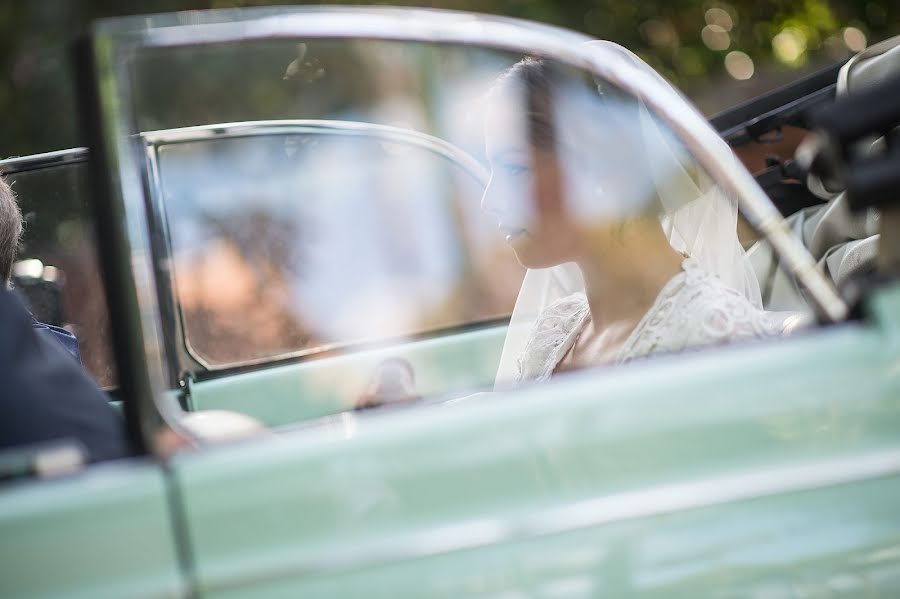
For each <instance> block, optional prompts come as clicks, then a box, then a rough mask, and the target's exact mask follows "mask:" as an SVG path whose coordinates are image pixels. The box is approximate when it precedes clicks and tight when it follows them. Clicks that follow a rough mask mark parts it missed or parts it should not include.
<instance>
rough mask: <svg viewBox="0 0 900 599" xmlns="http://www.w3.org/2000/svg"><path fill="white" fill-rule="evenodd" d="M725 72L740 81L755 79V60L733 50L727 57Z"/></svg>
mask: <svg viewBox="0 0 900 599" xmlns="http://www.w3.org/2000/svg"><path fill="white" fill-rule="evenodd" d="M725 70H726V71H728V74H729V75H731V76H732V77H734V78H735V79H737V80H738V81H745V80H747V79H750V77H753V71H754V66H753V59H752V58H750V57H749V56H747V54H745V53H744V52H740V51H739V50H733V51H731V52H729V53H728V54H727V55H726V56H725Z"/></svg>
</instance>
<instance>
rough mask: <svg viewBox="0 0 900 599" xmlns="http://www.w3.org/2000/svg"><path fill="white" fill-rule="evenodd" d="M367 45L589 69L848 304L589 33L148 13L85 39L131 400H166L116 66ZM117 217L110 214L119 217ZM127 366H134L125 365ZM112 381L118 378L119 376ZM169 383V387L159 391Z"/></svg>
mask: <svg viewBox="0 0 900 599" xmlns="http://www.w3.org/2000/svg"><path fill="white" fill-rule="evenodd" d="M322 38H328V39H361V38H362V39H372V40H392V41H404V42H421V43H436V44H448V45H462V46H466V45H474V46H479V47H482V48H492V49H496V50H503V51H509V52H514V53H518V54H521V55H535V54H536V55H541V56H544V57H546V58H549V59H552V60H556V61H559V62H561V63H564V64H569V65H571V66H573V67H576V68H582V69H585V70H587V71H589V72H592V73H593V74H594V75H595V76H596V77H599V78H601V79H603V80H606V81H609V82H611V83H612V84H613V85H615V86H617V87H619V88H620V89H622V90H623V91H625V92H627V93H629V94H631V95H634V96H637V97H640V98H641V99H642V100H643V102H644V103H645V105H647V106H648V107H649V108H650V109H651V110H652V111H653V112H654V113H655V114H656V115H657V116H658V117H660V118H661V120H663V121H664V122H665V123H666V124H667V125H668V126H669V127H671V129H672V130H673V131H674V132H675V133H676V135H677V136H678V137H679V138H680V140H681V141H682V143H684V144H685V146H686V147H687V148H688V149H689V150H690V151H691V152H692V153H693V154H694V156H695V157H696V158H697V160H698V162H699V163H700V164H701V165H702V166H703V167H704V168H705V169H706V170H707V171H708V172H709V173H710V174H711V175H712V177H713V178H714V179H715V180H716V181H717V182H719V184H720V185H722V187H723V188H724V190H725V191H726V192H728V193H732V194H734V195H735V196H736V197H737V198H738V199H739V202H740V206H741V208H742V213H743V214H744V216H745V218H747V220H749V221H750V223H751V225H753V226H754V227H755V228H756V229H757V230H758V231H759V232H761V233H762V234H763V235H765V236H766V237H767V238H768V240H769V242H770V243H771V244H772V246H773V248H774V250H775V252H776V253H777V255H778V256H779V258H780V260H781V262H782V264H784V265H785V266H786V267H787V268H788V269H789V270H790V271H791V272H792V273H793V274H794V276H795V277H796V278H797V279H798V280H799V281H800V283H801V284H802V285H803V286H804V287H805V288H806V289H807V290H808V291H809V297H810V300H811V302H812V304H813V306H814V308H815V309H816V310H817V312H818V314H819V317H820V318H821V319H822V320H824V321H831V322H834V321H838V320H841V319H843V318H844V317H845V316H846V314H847V312H848V309H847V305H846V304H845V302H844V301H843V300H842V299H841V298H840V296H839V295H838V294H837V292H836V291H835V289H834V287H833V286H832V285H831V284H830V283H829V282H828V281H827V280H826V279H825V277H824V276H823V275H822V274H821V273H820V272H818V270H817V267H816V263H815V261H814V260H813V258H812V257H811V256H810V254H809V253H808V252H807V251H806V250H805V249H804V247H803V246H802V243H801V242H800V240H798V239H796V238H794V237H793V236H792V234H791V232H790V229H789V228H788V226H787V224H786V223H785V221H784V219H783V218H782V217H781V215H780V214H779V212H778V210H777V209H776V208H775V206H774V205H773V204H772V203H771V201H770V200H769V198H768V197H767V196H766V194H765V192H764V191H763V190H762V188H760V187H759V185H758V184H757V182H756V181H755V180H754V178H753V176H752V175H751V174H750V173H749V172H748V171H747V170H746V169H745V168H744V167H743V165H741V164H740V162H739V161H738V160H737V158H736V157H735V156H734V154H733V153H732V152H729V153H728V154H727V155H724V156H723V155H721V153H720V152H719V149H720V148H721V145H720V144H721V142H720V141H719V136H718V133H717V132H716V131H715V130H714V129H713V128H712V126H711V125H710V124H709V123H708V122H707V120H706V119H705V117H703V115H702V114H701V113H700V112H699V111H698V110H696V109H695V108H693V107H692V106H690V105H689V104H685V102H683V99H682V98H681V97H680V96H679V95H678V93H677V92H675V91H674V90H672V89H670V88H668V87H667V86H665V85H663V84H662V83H661V82H659V81H657V80H656V79H655V78H653V77H651V76H650V75H648V74H646V73H641V72H640V71H638V70H636V69H635V67H634V66H632V65H629V64H626V63H625V62H624V61H622V60H621V59H620V57H618V56H617V55H616V54H615V53H614V52H613V51H611V50H609V49H607V48H604V47H602V46H592V45H587V44H585V43H584V42H587V41H590V38H589V37H588V36H585V35H582V34H578V33H575V32H572V31H568V30H565V29H561V28H557V27H552V26H548V25H541V24H536V23H530V22H527V21H521V20H517V19H511V18H504V17H494V16H485V15H476V14H472V13H465V12H455V11H444V10H434V9H405V8H404V9H400V8H380V7H379V8H373V7H341V8H335V7H312V8H311V7H299V8H294V7H291V8H274V9H240V10H220V11H208V12H185V13H175V14H167V15H157V16H150V17H126V18H119V19H110V20H105V21H100V22H98V23H97V24H95V26H94V28H93V31H92V37H91V39H90V55H89V60H90V68H91V70H92V72H93V74H94V81H95V83H94V85H95V87H96V89H94V90H93V92H94V93H96V95H97V103H98V106H97V108H98V109H99V115H98V116H99V119H98V121H99V122H98V125H99V127H100V131H99V132H98V136H97V139H98V141H99V143H100V145H101V147H102V148H103V152H102V154H103V164H102V168H105V169H106V171H107V173H108V174H109V181H108V183H109V187H108V191H109V193H110V194H111V195H110V198H109V199H110V206H111V207H113V208H115V209H116V215H115V216H116V217H121V219H120V220H121V221H122V222H121V223H118V224H120V225H121V229H120V230H119V231H117V235H118V239H119V240H120V241H121V242H122V243H124V244H125V245H127V246H128V247H129V249H130V252H129V254H130V256H129V257H130V269H119V270H118V272H117V275H118V276H119V277H120V278H121V280H120V281H117V284H118V285H119V286H120V287H121V289H120V291H121V293H122V294H123V298H124V299H123V305H127V306H129V309H130V310H132V311H136V312H137V313H135V314H130V316H131V319H130V322H129V335H131V336H132V339H131V341H130V342H129V347H131V348H134V347H137V346H141V347H143V348H144V358H145V359H144V360H143V364H142V366H145V367H146V370H142V371H139V372H136V373H135V374H136V375H138V376H137V377H136V378H137V379H138V381H137V383H136V384H135V389H134V393H136V394H137V395H139V396H140V397H137V398H135V399H136V400H140V401H141V402H145V401H153V400H154V398H162V397H168V396H167V395H165V394H164V393H163V391H164V389H165V388H166V387H168V386H170V385H167V384H166V382H165V381H167V379H170V377H168V376H166V373H165V368H164V364H165V363H166V361H167V360H166V348H165V347H164V344H163V342H162V327H161V323H160V313H159V306H158V296H157V290H158V289H159V288H158V286H157V284H156V280H155V272H154V266H153V263H152V262H153V260H152V245H151V235H152V234H153V232H152V231H148V230H147V223H146V211H147V206H146V204H145V200H144V189H145V185H148V184H149V182H148V181H147V180H146V178H145V177H146V175H147V174H146V172H145V171H144V169H143V168H142V166H141V165H140V163H139V156H140V150H139V149H138V148H135V147H134V145H133V143H134V142H133V140H132V138H131V136H130V133H133V132H134V131H133V130H132V131H129V130H128V128H129V127H131V128H132V129H134V123H135V118H134V117H135V115H134V114H131V112H130V108H131V106H132V103H131V101H130V97H131V90H130V89H129V87H128V85H127V83H128V81H129V78H128V68H127V63H128V61H129V60H130V59H131V57H133V56H134V54H135V53H136V52H137V51H140V50H145V49H149V48H173V47H184V46H197V45H209V44H215V43H229V42H241V41H250V40H264V39H322ZM119 210H121V214H118V212H119ZM131 362H132V366H135V362H136V360H135V359H133V358H132V360H131ZM122 376H126V374H125V373H124V372H123V373H122ZM173 382H174V381H171V380H169V383H173ZM156 406H157V409H158V410H159V414H160V416H162V418H163V419H164V420H165V421H166V422H167V423H168V424H169V426H171V427H173V428H175V429H176V430H178V429H180V428H181V427H180V426H179V425H178V419H177V417H176V416H177V414H178V412H180V408H179V407H178V406H177V404H175V403H174V402H168V401H158V402H156Z"/></svg>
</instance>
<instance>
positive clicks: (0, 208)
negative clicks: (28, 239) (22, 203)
mask: <svg viewBox="0 0 900 599" xmlns="http://www.w3.org/2000/svg"><path fill="white" fill-rule="evenodd" d="M21 236H22V212H21V211H20V210H19V204H18V203H17V202H16V195H15V194H14V193H13V190H12V189H11V188H10V186H9V185H8V184H7V183H6V181H5V180H4V179H3V177H2V176H0V281H2V282H4V283H6V282H8V281H9V277H10V276H11V275H12V265H13V262H14V261H15V259H16V252H17V251H18V249H19V238H20V237H21Z"/></svg>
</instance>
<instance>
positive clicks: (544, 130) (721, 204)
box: [126, 39, 833, 424]
mask: <svg viewBox="0 0 900 599" xmlns="http://www.w3.org/2000/svg"><path fill="white" fill-rule="evenodd" d="M604 52H605V59H606V60H607V61H609V67H610V68H612V67H615V68H616V69H619V70H620V72H619V73H618V75H617V77H619V79H618V81H619V82H618V83H614V81H616V79H614V78H610V79H603V78H600V77H597V76H595V75H593V74H591V73H588V72H587V71H584V70H582V69H579V68H575V67H572V66H570V65H567V64H563V63H561V62H559V61H556V60H553V59H550V58H548V57H545V56H541V55H537V54H534V55H532V54H529V53H527V52H524V53H523V52H510V51H503V50H493V49H486V48H480V47H473V46H464V45H452V44H429V43H420V42H415V43H413V42H400V41H379V40H363V39H360V40H356V39H336V40H327V39H325V40H321V39H320V40H312V41H309V40H288V39H278V40H264V41H243V42H229V43H220V44H201V45H195V46H192V45H189V44H184V43H178V44H175V45H173V46H172V47H160V48H153V49H147V50H145V51H140V52H137V53H136V54H133V55H131V58H129V59H128V60H127V61H126V67H127V68H126V72H128V73H129V75H130V76H129V78H128V82H127V89H128V97H129V98H130V99H131V101H132V102H133V105H131V110H133V114H131V115H130V117H129V120H128V121H127V122H128V123H129V125H128V126H129V127H130V129H129V131H130V132H131V134H132V136H133V137H132V139H135V140H136V139H138V138H140V140H141V143H142V151H143V155H142V156H141V157H140V163H141V168H143V169H144V174H145V177H146V181H147V182H149V185H148V186H147V191H149V194H148V195H147V201H148V202H149V203H150V204H151V209H149V210H147V211H146V212H145V213H144V214H138V215H137V216H138V217H139V218H145V217H146V215H148V214H149V215H151V217H153V218H155V219H158V221H159V222H156V223H154V224H153V226H152V227H151V229H153V230H159V231H162V232H163V233H164V235H163V237H164V241H165V243H164V244H162V245H159V246H155V247H154V249H153V251H154V256H153V257H154V260H155V261H156V271H157V273H158V274H159V276H160V279H161V281H160V285H161V287H160V299H161V303H162V304H165V303H166V302H171V305H172V308H173V309H172V310H171V311H167V310H165V309H164V310H162V314H163V315H167V314H171V315H172V318H171V321H167V320H165V319H166V318H168V316H163V321H162V323H161V324H162V327H163V329H164V330H166V331H167V332H168V334H169V335H171V338H172V339H173V340H174V343H173V344H172V345H173V347H175V355H173V356H168V357H167V359H169V360H174V361H176V362H177V365H176V367H175V368H174V369H173V370H176V371H178V372H180V373H185V372H186V373H187V375H188V376H189V377H190V385H189V393H190V394H191V400H190V403H191V404H192V405H194V406H195V407H201V408H229V409H237V410H238V411H244V412H246V413H248V414H250V415H253V416H256V417H259V418H260V419H261V420H263V421H264V422H266V423H268V424H288V423H291V422H294V421H296V420H302V419H305V418H309V417H314V416H316V415H322V414H328V413H333V412H337V411H342V410H345V409H352V408H359V407H371V406H377V405H381V404H383V403H395V402H404V401H413V400H423V399H426V400H427V399H429V398H435V399H446V398H455V397H459V396H464V395H466V394H468V393H472V392H475V391H480V390H486V389H492V388H495V387H496V388H506V387H507V386H519V385H528V384H533V383H540V382H546V381H549V380H551V379H555V378H559V377H564V376H566V375H568V373H570V372H574V371H581V370H584V369H587V368H594V367H602V368H610V367H615V366H619V365H623V364H627V363H634V362H641V361H645V360H648V359H651V358H658V357H662V356H673V355H684V354H686V353H694V352H696V351H698V350H701V349H702V350H709V351H719V350H721V348H722V347H723V346H725V345H729V344H742V343H756V342H771V341H773V340H776V339H778V338H780V337H782V336H783V335H784V334H786V333H787V332H789V331H791V330H793V329H794V328H795V326H797V324H798V323H802V322H808V321H809V313H810V310H809V309H808V307H807V306H801V307H800V309H798V310H794V311H792V312H790V313H773V312H771V311H769V310H767V309H766V308H765V306H764V305H763V303H762V297H761V292H760V281H759V279H758V276H757V274H756V272H755V271H754V269H753V265H752V263H751V262H750V260H749V259H748V257H747V256H746V254H745V252H744V248H743V246H742V244H741V240H742V236H743V233H742V234H741V235H742V236H739V234H738V212H739V210H738V203H739V202H738V197H737V195H736V193H737V191H740V190H742V189H743V188H741V187H740V186H737V185H734V184H733V182H732V184H729V185H725V184H724V183H723V181H722V177H723V173H724V172H729V171H728V169H740V168H742V167H740V166H739V163H738V162H737V160H736V159H735V158H734V156H733V154H732V153H731V151H730V149H729V148H728V147H727V145H726V144H725V143H724V141H722V140H721V138H719V137H718V136H717V135H716V134H715V132H714V131H712V130H711V129H709V128H708V126H707V125H705V121H704V120H702V117H701V116H700V115H699V113H697V112H696V111H695V110H694V109H693V108H692V107H691V106H690V105H688V104H687V103H686V101H685V100H684V99H683V97H682V96H680V95H679V94H678V93H677V92H676V91H675V90H674V89H672V88H671V87H670V86H669V85H668V84H667V83H665V81H664V80H663V79H662V78H661V77H659V76H658V75H657V74H656V73H654V72H653V71H652V70H651V69H650V68H649V67H647V65H645V64H644V63H643V62H642V61H641V60H640V59H639V58H638V57H636V56H634V55H633V54H631V53H629V52H628V51H627V50H625V49H624V48H621V47H619V46H615V45H607V46H604ZM622 77H634V79H635V81H637V82H639V83H640V85H642V86H645V87H646V89H648V90H652V96H653V97H650V96H649V95H648V96H637V95H634V94H633V93H630V92H628V91H626V90H625V89H624V84H623V83H622V81H623V79H622ZM238 82H239V84H238ZM161 90H165V93H163V91H161ZM663 108H664V109H665V110H664V111H662V109H663ZM703 127H706V129H703ZM692 128H693V129H698V128H699V129H700V131H699V132H697V133H696V134H694V133H693V132H692V131H691V129H692ZM707 129H708V131H707ZM704 131H707V132H706V133H704ZM686 135H687V136H688V138H689V139H691V142H690V143H686V142H685V136H686ZM691 135H695V136H694V137H691ZM709 156H717V157H720V159H721V162H719V163H715V162H711V161H710V160H711V159H710V158H709ZM701 158H702V159H701ZM729 160H731V161H730V162H729ZM710 164H713V166H714V167H715V168H714V170H709V168H708V165H710ZM723 165H724V166H723ZM740 172H742V173H743V174H745V175H747V177H748V178H749V175H748V174H747V173H746V172H745V171H740ZM744 191H745V192H746V190H744ZM746 193H747V195H753V194H752V193H750V192H746ZM760 197H761V198H762V200H760ZM744 199H746V198H744ZM753 199H754V201H756V202H757V203H756V204H753V203H752V202H748V203H747V204H745V205H746V206H749V207H754V210H755V212H751V213H750V214H748V222H749V223H753V222H758V221H759V219H760V217H761V216H765V217H767V218H769V217H771V218H778V216H777V211H775V209H774V207H773V206H772V205H771V203H767V202H765V198H764V196H761V194H760V195H758V196H754V198H753ZM760 202H762V203H760ZM783 246H784V244H783V243H781V244H780V245H779V247H783ZM793 249H796V248H793ZM800 251H801V253H802V250H800ZM796 257H797V256H796V255H794V258H796ZM801 258H802V259H806V258H808V256H805V257H804V256H801ZM802 259H801V260H800V261H799V262H795V263H794V264H800V263H802V261H803V260H802ZM790 265H791V264H790V263H789V264H788V266H790ZM804 272H806V271H804ZM804 276H810V275H808V273H807V274H805V275H804ZM832 291H833V290H832ZM148 305H150V304H148ZM275 365H278V366H279V368H273V366H275ZM248 371H252V372H254V375H253V376H252V377H247V376H245V375H246V374H247V372H248ZM173 385H174V383H173ZM186 387H187V385H186ZM261 389H267V390H268V391H267V392H263V391H261Z"/></svg>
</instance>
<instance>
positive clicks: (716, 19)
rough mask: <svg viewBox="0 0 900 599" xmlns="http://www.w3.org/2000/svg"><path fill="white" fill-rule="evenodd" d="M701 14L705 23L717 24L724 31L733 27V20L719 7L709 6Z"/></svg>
mask: <svg viewBox="0 0 900 599" xmlns="http://www.w3.org/2000/svg"><path fill="white" fill-rule="evenodd" d="M703 16H704V18H705V19H706V23H707V25H718V26H719V27H721V28H722V29H724V30H725V31H731V29H732V27H734V21H732V20H731V15H730V14H728V12H727V11H725V10H723V9H721V8H718V7H715V8H710V9H709V10H707V11H706V13H705V14H704V15H703Z"/></svg>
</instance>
